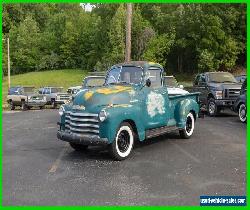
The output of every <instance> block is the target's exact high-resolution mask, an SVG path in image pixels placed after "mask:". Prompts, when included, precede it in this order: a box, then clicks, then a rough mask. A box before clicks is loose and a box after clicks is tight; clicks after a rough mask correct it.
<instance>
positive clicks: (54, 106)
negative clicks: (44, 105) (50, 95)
mask: <svg viewBox="0 0 250 210" xmlns="http://www.w3.org/2000/svg"><path fill="white" fill-rule="evenodd" d="M51 106H52V108H53V109H55V108H56V102H55V100H52V101H51Z"/></svg>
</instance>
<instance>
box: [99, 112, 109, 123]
mask: <svg viewBox="0 0 250 210" xmlns="http://www.w3.org/2000/svg"><path fill="white" fill-rule="evenodd" d="M107 117H108V115H107V112H106V111H105V110H101V111H100V112H99V115H98V119H99V121H100V122H104V121H105V120H106V119H107Z"/></svg>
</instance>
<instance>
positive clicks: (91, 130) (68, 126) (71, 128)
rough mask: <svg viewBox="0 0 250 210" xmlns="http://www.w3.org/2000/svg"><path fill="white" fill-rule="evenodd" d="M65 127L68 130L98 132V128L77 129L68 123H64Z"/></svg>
mask: <svg viewBox="0 0 250 210" xmlns="http://www.w3.org/2000/svg"><path fill="white" fill-rule="evenodd" d="M65 127H66V128H69V129H70V131H78V132H90V133H99V130H94V129H78V128H73V127H71V126H70V125H65Z"/></svg>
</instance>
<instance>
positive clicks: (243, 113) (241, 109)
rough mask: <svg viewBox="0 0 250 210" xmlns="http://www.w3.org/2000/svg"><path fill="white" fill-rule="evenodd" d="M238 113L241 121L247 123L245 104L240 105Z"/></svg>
mask: <svg viewBox="0 0 250 210" xmlns="http://www.w3.org/2000/svg"><path fill="white" fill-rule="evenodd" d="M238 114H239V118H240V121H241V122H243V123H245V122H246V121H247V107H246V105H245V104H241V105H240V107H239V113H238Z"/></svg>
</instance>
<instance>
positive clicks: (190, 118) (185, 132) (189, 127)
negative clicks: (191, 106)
mask: <svg viewBox="0 0 250 210" xmlns="http://www.w3.org/2000/svg"><path fill="white" fill-rule="evenodd" d="M194 121H195V120H194V115H193V113H192V112H189V114H188V115H187V119H186V125H185V128H184V129H182V130H180V131H179V133H180V136H181V137H182V138H183V139H189V138H190V137H191V136H192V134H193V132H194Z"/></svg>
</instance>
